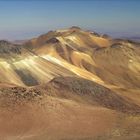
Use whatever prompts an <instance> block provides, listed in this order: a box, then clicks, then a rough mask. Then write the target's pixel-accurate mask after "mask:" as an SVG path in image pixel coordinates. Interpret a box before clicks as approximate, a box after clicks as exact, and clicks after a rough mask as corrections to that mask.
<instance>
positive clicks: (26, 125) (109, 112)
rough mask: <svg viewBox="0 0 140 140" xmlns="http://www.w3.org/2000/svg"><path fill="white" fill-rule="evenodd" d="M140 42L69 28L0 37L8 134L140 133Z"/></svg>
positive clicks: (78, 139) (113, 138) (66, 139)
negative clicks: (19, 38)
mask: <svg viewBox="0 0 140 140" xmlns="http://www.w3.org/2000/svg"><path fill="white" fill-rule="evenodd" d="M139 91H140V43H138V42H134V41H131V40H125V39H113V38H111V37H110V36H108V35H106V34H103V35H101V34H98V33H96V32H92V31H86V30H82V29H81V28H79V27H76V26H73V27H71V28H68V29H61V30H55V31H49V32H48V33H46V34H43V35H40V36H39V37H36V38H33V39H29V40H24V41H21V42H20V41H15V42H14V43H13V42H8V41H5V40H1V41H0V116H1V117H0V138H1V139H2V140H138V139H140V93H139Z"/></svg>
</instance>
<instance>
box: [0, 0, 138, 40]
mask: <svg viewBox="0 0 140 140" xmlns="http://www.w3.org/2000/svg"><path fill="white" fill-rule="evenodd" d="M74 25H75V26H80V27H82V28H84V29H90V30H95V31H96V32H101V33H109V34H111V35H114V36H117V35H120V36H126V35H128V36H140V0H0V39H25V38H28V37H29V38H30V37H33V36H36V35H39V34H42V33H46V32H47V31H49V30H54V29H58V28H67V27H70V26H74Z"/></svg>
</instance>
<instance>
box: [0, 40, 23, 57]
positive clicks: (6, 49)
mask: <svg viewBox="0 0 140 140" xmlns="http://www.w3.org/2000/svg"><path fill="white" fill-rule="evenodd" d="M20 50H21V46H20V45H15V44H12V43H10V42H8V41H5V40H1V41H0V53H1V54H2V53H15V54H20V53H21V51H20Z"/></svg>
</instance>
